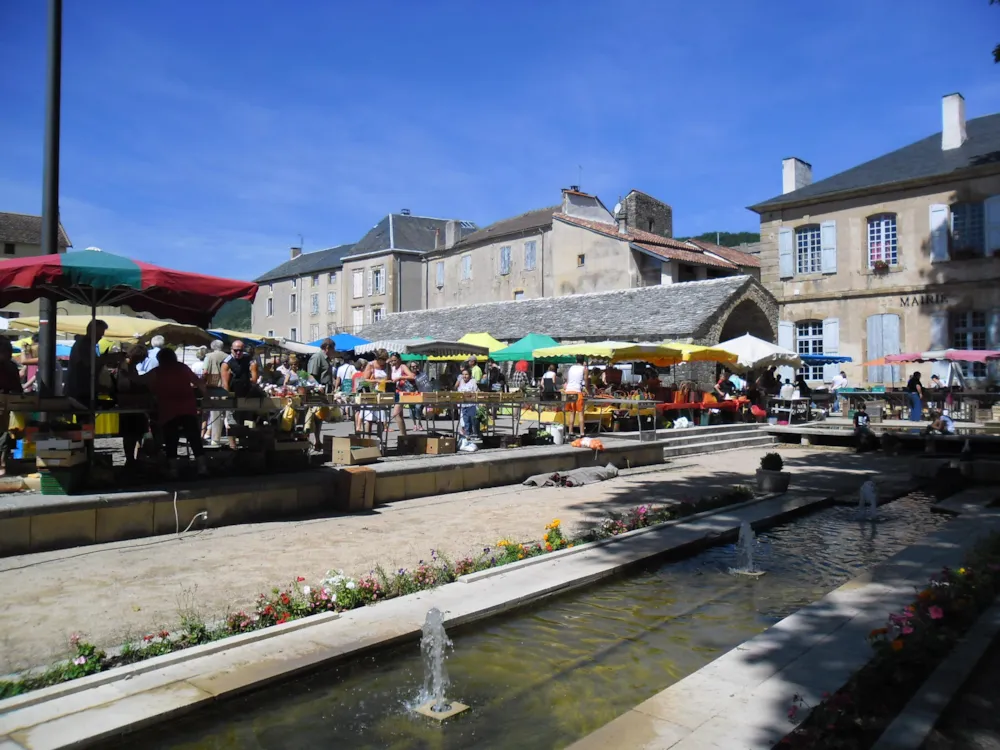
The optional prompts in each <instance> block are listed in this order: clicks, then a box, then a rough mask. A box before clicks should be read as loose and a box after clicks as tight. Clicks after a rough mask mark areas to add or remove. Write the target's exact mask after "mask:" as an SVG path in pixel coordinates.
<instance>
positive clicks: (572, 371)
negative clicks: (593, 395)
mask: <svg viewBox="0 0 1000 750" xmlns="http://www.w3.org/2000/svg"><path fill="white" fill-rule="evenodd" d="M586 384H587V360H586V358H585V357H583V356H582V355H579V354H578V355H577V357H576V364H575V365H573V366H572V367H570V368H569V372H567V373H566V387H565V389H564V390H565V392H566V393H567V394H568V395H569V398H567V399H566V412H567V413H568V414H569V424H568V425H567V426H566V431H567V432H568V433H569V434H570V435H572V434H573V426H574V425H575V424H576V421H577V420H576V417H577V415H578V414H579V415H580V437H583V432H584V421H583V402H584V398H583V396H584V391H585V390H586V387H587V385H586Z"/></svg>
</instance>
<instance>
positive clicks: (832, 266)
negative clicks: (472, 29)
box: [819, 221, 837, 273]
mask: <svg viewBox="0 0 1000 750" xmlns="http://www.w3.org/2000/svg"><path fill="white" fill-rule="evenodd" d="M819 231H820V248H821V250H822V263H823V266H822V269H821V270H822V271H823V273H837V222H835V221H824V222H823V223H822V224H820V227H819Z"/></svg>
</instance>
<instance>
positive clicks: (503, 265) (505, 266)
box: [500, 245, 510, 276]
mask: <svg viewBox="0 0 1000 750" xmlns="http://www.w3.org/2000/svg"><path fill="white" fill-rule="evenodd" d="M509 273H510V245H504V246H503V247H501V248H500V275H501V276H507V275H508V274H509Z"/></svg>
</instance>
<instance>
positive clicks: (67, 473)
mask: <svg viewBox="0 0 1000 750" xmlns="http://www.w3.org/2000/svg"><path fill="white" fill-rule="evenodd" d="M38 473H39V477H40V478H41V491H42V494H43V495H73V494H75V493H77V492H79V491H80V489H81V488H82V487H83V482H84V479H85V478H86V476H87V467H86V465H83V466H74V467H73V468H71V469H42V470H41V471H39V472H38Z"/></svg>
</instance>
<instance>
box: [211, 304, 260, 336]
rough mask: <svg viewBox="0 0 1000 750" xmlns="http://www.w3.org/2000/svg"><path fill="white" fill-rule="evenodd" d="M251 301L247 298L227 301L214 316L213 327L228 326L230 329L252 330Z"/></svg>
mask: <svg viewBox="0 0 1000 750" xmlns="http://www.w3.org/2000/svg"><path fill="white" fill-rule="evenodd" d="M252 307H253V306H252V305H251V303H249V302H247V301H246V300H245V299H237V300H233V301H232V302H227V303H226V304H224V305H223V306H222V307H221V308H219V312H217V313H216V314H215V317H214V318H212V328H228V329H229V330H230V331H244V332H249V331H250V310H251V309H252Z"/></svg>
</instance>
